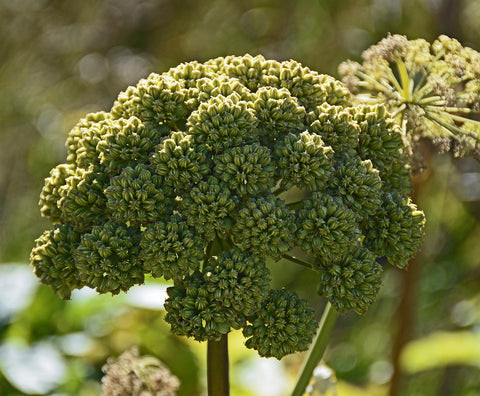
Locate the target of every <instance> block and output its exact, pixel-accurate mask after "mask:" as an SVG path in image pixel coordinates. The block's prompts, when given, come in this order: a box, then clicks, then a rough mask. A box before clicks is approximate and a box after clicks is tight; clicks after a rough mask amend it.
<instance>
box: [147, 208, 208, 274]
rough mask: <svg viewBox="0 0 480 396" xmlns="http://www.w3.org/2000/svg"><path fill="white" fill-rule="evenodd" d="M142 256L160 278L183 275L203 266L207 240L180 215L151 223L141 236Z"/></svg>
mask: <svg viewBox="0 0 480 396" xmlns="http://www.w3.org/2000/svg"><path fill="white" fill-rule="evenodd" d="M140 248H141V251H140V259H141V260H142V261H143V265H144V268H145V270H146V271H148V272H151V273H152V275H153V276H154V277H156V278H158V277H161V276H163V277H165V279H172V278H173V279H174V280H176V279H180V278H181V277H183V276H187V275H188V274H190V273H192V272H193V271H195V270H197V269H199V268H200V262H201V260H203V256H204V249H205V243H204V241H203V240H202V239H201V237H200V236H199V235H198V234H197V233H196V232H195V229H193V228H192V227H189V226H188V225H187V222H186V220H185V219H184V218H183V217H181V216H180V215H177V214H175V215H173V216H171V217H170V218H169V219H168V220H166V221H156V222H154V223H151V224H149V225H147V227H146V229H145V230H144V231H142V233H141V237H140Z"/></svg>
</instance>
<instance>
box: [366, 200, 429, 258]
mask: <svg viewBox="0 0 480 396" xmlns="http://www.w3.org/2000/svg"><path fill="white" fill-rule="evenodd" d="M424 225H425V217H424V215H423V212H421V211H419V210H417V208H416V206H415V205H414V204H413V203H412V202H411V200H410V199H409V198H408V197H407V196H406V195H405V194H398V193H385V194H383V195H382V207H381V209H380V212H379V213H377V214H376V215H375V217H371V218H369V219H368V221H367V224H366V225H365V229H364V233H365V241H364V244H365V246H367V247H368V248H369V249H371V250H372V251H373V252H375V254H377V255H378V256H386V257H387V259H388V261H389V262H390V263H391V264H392V265H394V266H396V267H399V268H406V266H407V265H408V261H409V260H410V259H411V258H412V257H413V256H414V255H415V252H416V251H417V250H418V249H419V247H420V243H421V242H422V237H423V228H424Z"/></svg>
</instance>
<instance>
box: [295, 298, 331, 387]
mask: <svg viewBox="0 0 480 396" xmlns="http://www.w3.org/2000/svg"><path fill="white" fill-rule="evenodd" d="M337 318H338V312H337V311H336V310H335V308H333V307H332V305H331V304H330V303H329V302H328V303H327V305H326V306H325V310H324V311H323V315H322V318H321V319H320V324H319V327H318V332H317V335H316V336H315V339H314V340H313V344H312V346H311V348H310V350H309V352H308V356H307V358H306V360H305V362H304V364H303V367H302V370H301V371H300V375H299V377H298V380H297V384H296V385H295V388H294V390H293V392H292V396H302V395H303V394H304V393H305V389H306V388H307V385H308V383H309V382H310V378H312V374H313V370H315V367H317V365H318V363H319V362H320V360H321V359H322V357H323V354H324V353H325V349H326V348H327V344H328V340H329V339H330V335H331V334H332V331H333V327H334V326H335V322H336V321H337Z"/></svg>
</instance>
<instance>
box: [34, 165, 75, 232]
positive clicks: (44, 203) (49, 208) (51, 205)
mask: <svg viewBox="0 0 480 396" xmlns="http://www.w3.org/2000/svg"><path fill="white" fill-rule="evenodd" d="M74 173H75V166H74V165H73V164H60V165H57V166H56V167H55V168H53V169H52V170H51V171H50V177H47V178H46V179H45V185H44V187H43V189H42V192H41V193H40V202H39V203H38V204H39V205H40V212H41V214H42V216H43V217H49V218H50V220H51V221H52V222H54V223H57V222H59V221H60V219H61V217H62V212H61V211H60V209H59V208H58V201H59V200H60V198H61V197H60V189H61V187H62V186H64V185H65V182H66V180H67V178H68V177H70V176H72V175H73V174H74Z"/></svg>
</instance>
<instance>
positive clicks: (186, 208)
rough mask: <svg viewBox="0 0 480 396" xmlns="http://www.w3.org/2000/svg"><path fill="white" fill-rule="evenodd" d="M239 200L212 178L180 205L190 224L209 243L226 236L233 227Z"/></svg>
mask: <svg viewBox="0 0 480 396" xmlns="http://www.w3.org/2000/svg"><path fill="white" fill-rule="evenodd" d="M238 202H239V198H238V197H237V196H235V195H232V194H231V193H230V190H229V189H228V188H226V186H225V185H224V184H223V183H221V182H220V181H219V180H218V179H216V178H215V177H213V176H211V177H209V178H208V179H207V181H201V182H200V183H198V184H197V185H196V186H195V187H193V188H192V190H191V191H190V192H189V194H188V195H186V196H185V197H184V199H183V200H182V201H181V203H180V207H181V210H182V213H183V214H184V217H185V218H186V220H187V222H188V224H189V225H190V226H193V227H194V228H195V230H196V232H198V233H199V234H200V235H203V237H204V238H205V239H206V240H207V241H211V240H213V239H214V238H215V236H216V235H217V234H218V235H226V234H227V233H228V232H229V230H230V229H231V227H232V224H233V217H234V210H235V208H236V207H237V205H238Z"/></svg>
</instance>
